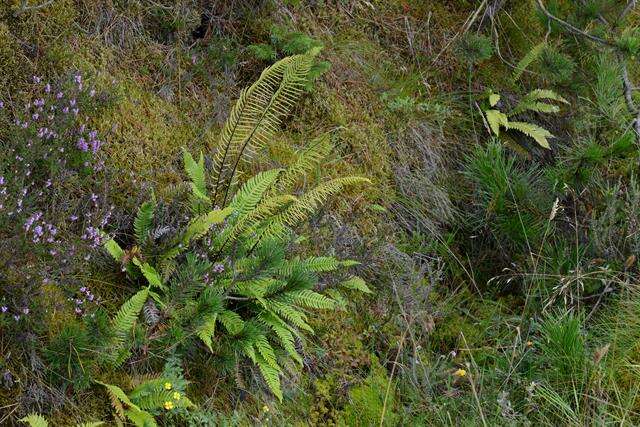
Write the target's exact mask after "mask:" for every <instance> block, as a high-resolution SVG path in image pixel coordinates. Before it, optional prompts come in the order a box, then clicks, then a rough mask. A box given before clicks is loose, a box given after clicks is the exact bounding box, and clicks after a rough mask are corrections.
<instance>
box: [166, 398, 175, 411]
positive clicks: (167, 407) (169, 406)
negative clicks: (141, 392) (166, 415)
mask: <svg viewBox="0 0 640 427" xmlns="http://www.w3.org/2000/svg"><path fill="white" fill-rule="evenodd" d="M164 409H166V410H167V411H170V410H172V409H173V402H171V401H169V400H168V401H166V402H164Z"/></svg>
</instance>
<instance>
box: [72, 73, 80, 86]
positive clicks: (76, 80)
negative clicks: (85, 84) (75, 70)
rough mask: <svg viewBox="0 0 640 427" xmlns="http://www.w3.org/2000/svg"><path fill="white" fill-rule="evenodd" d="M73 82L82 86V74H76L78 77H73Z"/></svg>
mask: <svg viewBox="0 0 640 427" xmlns="http://www.w3.org/2000/svg"><path fill="white" fill-rule="evenodd" d="M73 80H74V81H75V82H76V83H78V84H81V83H82V75H80V74H76V75H75V76H74V77H73Z"/></svg>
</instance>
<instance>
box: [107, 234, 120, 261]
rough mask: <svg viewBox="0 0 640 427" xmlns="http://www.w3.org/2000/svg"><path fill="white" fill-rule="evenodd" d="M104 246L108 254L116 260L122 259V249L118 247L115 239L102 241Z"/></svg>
mask: <svg viewBox="0 0 640 427" xmlns="http://www.w3.org/2000/svg"><path fill="white" fill-rule="evenodd" d="M104 248H105V249H106V250H107V252H109V255H111V256H112V257H113V259H115V260H116V261H122V258H124V250H123V249H122V248H121V247H120V245H119V244H118V243H116V241H115V240H113V239H109V240H107V241H106V242H104Z"/></svg>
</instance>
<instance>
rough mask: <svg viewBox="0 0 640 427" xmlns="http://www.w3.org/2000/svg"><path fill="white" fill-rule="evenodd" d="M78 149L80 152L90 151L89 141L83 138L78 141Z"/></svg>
mask: <svg viewBox="0 0 640 427" xmlns="http://www.w3.org/2000/svg"><path fill="white" fill-rule="evenodd" d="M76 147H78V149H79V150H80V151H87V150H88V149H89V145H88V144H87V141H85V139H84V138H82V137H80V139H78V143H77V144H76Z"/></svg>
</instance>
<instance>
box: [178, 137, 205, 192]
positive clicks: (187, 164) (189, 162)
mask: <svg viewBox="0 0 640 427" xmlns="http://www.w3.org/2000/svg"><path fill="white" fill-rule="evenodd" d="M182 152H183V158H184V169H185V170H186V172H187V175H189V178H190V179H191V191H192V193H193V194H194V195H195V196H196V197H198V198H199V199H202V200H206V201H209V196H207V183H206V179H205V170H204V157H203V155H202V153H200V158H199V159H198V162H196V161H195V160H194V159H193V156H191V153H189V152H188V151H187V150H185V149H183V150H182Z"/></svg>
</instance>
